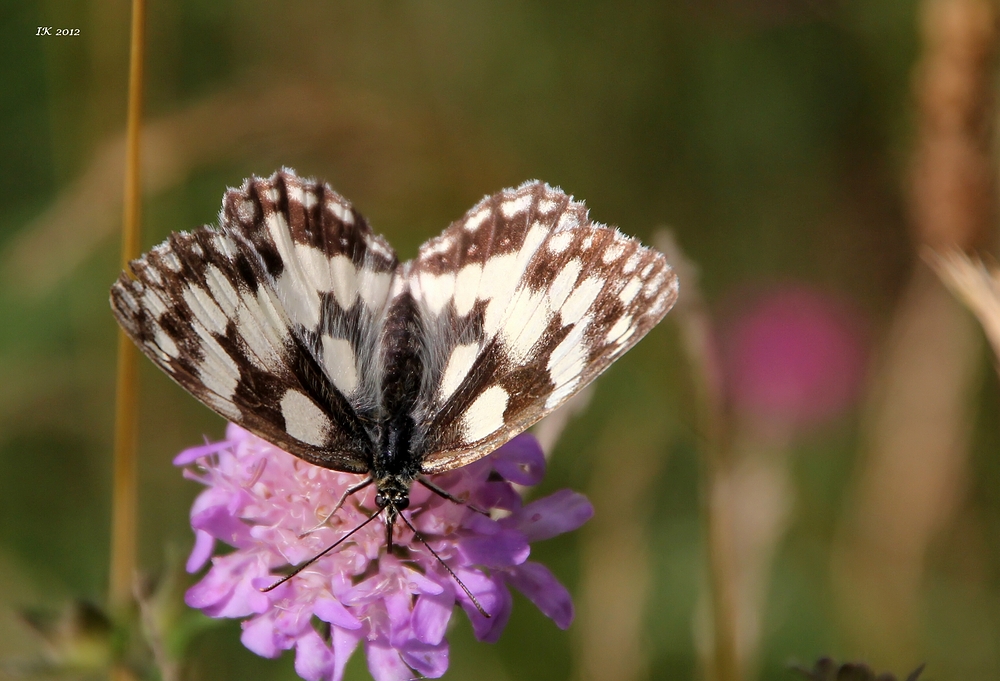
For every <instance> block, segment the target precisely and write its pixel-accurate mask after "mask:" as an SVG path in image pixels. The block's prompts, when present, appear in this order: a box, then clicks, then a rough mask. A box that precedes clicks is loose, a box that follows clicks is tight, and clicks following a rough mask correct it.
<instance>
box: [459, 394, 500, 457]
mask: <svg viewBox="0 0 1000 681" xmlns="http://www.w3.org/2000/svg"><path fill="white" fill-rule="evenodd" d="M509 399H510V395H508V394H507V391H506V390H504V389H503V388H501V387H500V386H498V385H491V386H490V387H489V388H487V389H486V390H484V391H483V393H482V394H481V395H480V396H479V397H477V398H476V400H475V401H474V402H473V403H472V405H471V406H470V407H469V408H468V409H467V410H466V412H465V414H463V415H462V425H463V426H464V432H465V438H466V441H467V442H470V443H471V442H476V441H477V440H482V439H483V438H484V437H487V436H489V435H492V434H493V433H495V432H496V431H498V430H500V429H501V428H503V425H504V419H503V414H504V411H505V410H506V409H507V401H508V400H509Z"/></svg>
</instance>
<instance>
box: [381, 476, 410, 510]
mask: <svg viewBox="0 0 1000 681" xmlns="http://www.w3.org/2000/svg"><path fill="white" fill-rule="evenodd" d="M377 485H378V491H377V492H376V493H375V505H376V506H378V507H379V508H388V509H389V510H390V512H398V511H402V510H403V509H405V508H407V507H408V506H409V505H410V485H409V482H407V481H405V480H403V479H401V478H399V477H396V476H389V477H385V478H382V479H381V480H378V482H377Z"/></svg>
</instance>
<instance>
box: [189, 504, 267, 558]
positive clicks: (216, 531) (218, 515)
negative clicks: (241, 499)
mask: <svg viewBox="0 0 1000 681" xmlns="http://www.w3.org/2000/svg"><path fill="white" fill-rule="evenodd" d="M191 527H194V528H195V529H198V530H202V531H204V532H208V533H209V534H211V535H212V536H213V537H215V538H216V539H221V540H222V541H224V542H226V543H227V544H229V545H230V546H235V547H236V548H245V547H248V546H250V544H251V543H252V538H251V535H250V527H248V526H247V524H246V523H244V522H242V521H241V520H240V519H239V518H237V517H235V516H234V515H233V514H232V513H231V512H230V511H229V509H227V508H226V507H225V506H212V507H210V508H206V509H205V510H204V511H201V512H200V513H197V514H195V515H193V516H191Z"/></svg>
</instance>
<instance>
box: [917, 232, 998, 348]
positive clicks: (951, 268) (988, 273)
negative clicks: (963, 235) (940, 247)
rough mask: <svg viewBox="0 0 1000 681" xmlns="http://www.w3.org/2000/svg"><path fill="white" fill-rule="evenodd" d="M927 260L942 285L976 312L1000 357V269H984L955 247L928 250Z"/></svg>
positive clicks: (980, 263)
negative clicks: (940, 250) (945, 249)
mask: <svg viewBox="0 0 1000 681" xmlns="http://www.w3.org/2000/svg"><path fill="white" fill-rule="evenodd" d="M926 259H927V262H928V263H930V265H931V267H933V268H934V271H935V272H937V275H938V276H939V277H940V278H941V281H943V282H944V284H945V286H947V287H948V288H949V289H950V290H951V292H952V293H953V294H955V295H956V296H957V297H958V298H959V300H961V301H962V302H963V303H965V305H966V307H968V308H969V309H970V310H971V311H972V313H973V314H974V315H976V318H977V319H978V320H979V323H980V324H981V325H982V327H983V330H984V331H985V332H986V338H987V339H988V340H989V342H990V345H991V346H992V347H993V353H994V354H995V355H996V356H997V358H1000V269H998V268H997V267H992V268H987V267H986V265H985V264H983V262H982V260H979V259H978V258H976V259H973V258H970V257H969V256H968V255H966V254H965V253H963V252H962V251H960V250H957V249H949V250H947V251H945V252H943V253H938V252H936V251H928V253H927V256H926Z"/></svg>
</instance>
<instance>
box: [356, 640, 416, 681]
mask: <svg viewBox="0 0 1000 681" xmlns="http://www.w3.org/2000/svg"><path fill="white" fill-rule="evenodd" d="M365 654H366V655H367V656H368V671H370V672H371V674H372V677H373V678H374V679H375V681H411V680H412V679H413V670H412V669H410V667H409V666H407V664H406V663H405V662H403V658H402V657H400V655H399V652H398V651H397V650H396V649H395V648H392V647H391V646H390V645H389V643H388V641H385V640H383V639H376V640H374V641H368V642H367V643H366V644H365Z"/></svg>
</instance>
